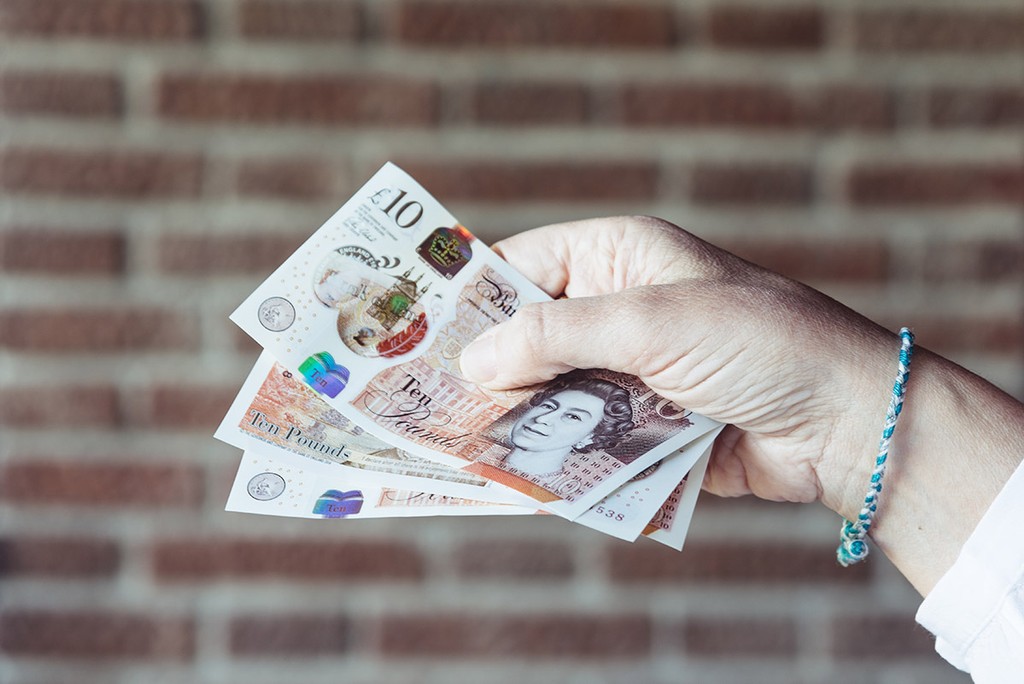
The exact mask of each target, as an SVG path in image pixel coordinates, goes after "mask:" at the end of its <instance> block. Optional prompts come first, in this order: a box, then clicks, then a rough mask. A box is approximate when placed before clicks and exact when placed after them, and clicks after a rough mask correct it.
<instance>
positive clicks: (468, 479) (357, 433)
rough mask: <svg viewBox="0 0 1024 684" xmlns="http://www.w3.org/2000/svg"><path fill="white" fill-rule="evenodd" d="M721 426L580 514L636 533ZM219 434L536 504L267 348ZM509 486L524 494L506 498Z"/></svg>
mask: <svg viewBox="0 0 1024 684" xmlns="http://www.w3.org/2000/svg"><path fill="white" fill-rule="evenodd" d="M718 432H719V429H718V428H716V429H714V430H712V431H711V432H709V433H707V434H705V435H704V436H702V437H700V438H698V439H697V440H694V441H693V442H692V443H691V444H689V445H687V446H686V447H684V448H683V449H681V450H680V451H678V452H676V453H674V454H670V455H669V456H667V457H666V458H664V459H663V460H662V461H660V462H659V463H657V464H655V465H653V466H650V467H649V468H647V469H646V470H644V471H643V472H641V473H640V474H639V475H637V476H635V477H633V478H632V479H631V480H630V481H629V482H627V483H626V484H624V485H622V486H621V487H620V488H619V489H617V490H615V491H614V492H612V493H611V494H609V495H608V496H606V497H605V498H604V499H602V500H601V501H599V502H598V503H597V504H595V505H594V506H592V507H591V508H590V509H589V510H588V511H586V512H585V513H584V514H583V515H581V516H579V517H578V518H576V522H579V523H580V524H583V525H585V526H587V527H591V528H593V529H596V530H599V531H601V532H604V533H606V534H609V535H612V536H615V537H618V538H620V539H626V540H630V541H632V540H634V539H636V537H637V536H638V535H639V534H640V533H641V531H642V530H643V529H644V527H645V526H646V525H647V524H648V522H649V521H650V520H651V519H652V518H653V517H654V515H655V513H656V512H657V511H658V509H659V507H660V506H661V505H662V503H663V502H664V501H665V499H666V498H667V497H668V496H669V494H670V493H671V492H672V490H673V489H674V488H675V487H676V486H677V484H678V483H679V482H680V480H681V479H682V478H683V476H684V475H685V474H686V472H687V471H688V470H689V469H690V468H691V467H692V466H693V464H694V463H695V462H696V460H697V459H698V458H699V457H700V455H701V454H702V453H703V451H704V449H705V448H706V446H707V445H708V444H710V443H711V442H712V441H713V440H714V438H715V436H716V435H717V434H718ZM216 436H217V437H218V438H219V439H222V440H223V441H225V442H227V443H229V444H232V445H234V446H237V447H239V448H241V449H243V450H245V449H248V450H249V451H250V452H251V453H260V454H263V455H265V456H267V457H269V458H272V459H277V460H278V461H280V462H285V463H292V464H294V465H295V467H301V466H302V460H303V459H309V460H312V461H315V462H317V463H322V464H328V465H330V466H333V467H335V468H336V469H339V471H340V472H335V473H332V476H333V477H336V478H338V477H344V472H345V471H347V470H349V469H358V470H362V471H367V472H371V473H376V474H378V475H381V476H385V477H384V478H383V480H382V481H383V482H385V483H386V484H387V485H388V486H389V487H391V488H393V489H402V490H403V491H414V492H416V493H417V495H423V496H429V497H431V498H430V499H427V500H433V497H445V496H446V497H456V498H462V499H471V500H474V501H479V500H485V501H489V502H494V503H519V504H521V505H527V506H532V505H534V504H535V502H534V501H533V500H532V499H529V498H528V497H525V496H524V495H522V494H519V493H518V492H514V491H511V490H507V489H505V488H500V487H499V488H497V489H495V487H494V486H493V485H491V484H490V483H489V481H488V480H486V479H484V478H482V477H480V476H477V475H473V474H470V473H467V472H466V471H464V470H458V469H454V468H449V467H447V466H444V465H440V464H437V463H434V462H432V461H427V460H424V459H418V458H416V457H414V456H409V455H407V454H404V452H401V451H400V450H398V449H395V448H394V447H391V446H389V445H388V444H386V443H384V442H381V441H379V440H377V439H376V438H374V437H372V436H370V435H368V434H366V433H365V432H363V431H362V430H361V429H360V428H358V427H357V426H354V425H352V424H351V422H350V421H348V420H347V419H346V418H344V417H343V416H342V415H341V414H340V413H338V412H337V411H336V410H334V409H333V408H331V407H330V406H329V405H328V404H326V403H325V402H323V401H321V399H320V398H319V396H318V395H317V393H316V392H314V391H313V390H312V389H311V388H310V387H309V386H308V385H306V384H305V383H302V382H299V381H298V380H297V379H296V378H295V377H294V376H293V375H292V374H291V373H290V372H289V371H288V370H286V369H285V368H284V367H282V366H281V365H280V364H277V363H276V362H275V360H274V359H273V357H272V356H270V354H269V353H267V352H264V353H263V354H261V355H260V357H259V359H258V360H257V362H256V364H255V365H254V366H253V369H252V371H251V372H250V373H249V376H248V378H246V381H245V383H244V384H243V385H242V389H241V390H240V391H239V393H238V396H237V397H236V398H235V401H234V402H233V404H232V406H231V408H230V409H229V410H228V413H227V415H226V416H225V418H224V420H223V421H222V423H221V425H220V427H219V428H218V430H217V433H216ZM292 455H295V456H297V457H299V458H290V457H291V456H292ZM364 479H365V478H364ZM492 491H493V494H494V495H493V496H491V494H492ZM509 493H511V494H512V495H514V497H516V499H513V500H506V498H505V497H506V495H507V494H509ZM243 500H244V499H243Z"/></svg>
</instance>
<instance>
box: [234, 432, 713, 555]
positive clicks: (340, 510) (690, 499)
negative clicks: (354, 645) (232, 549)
mask: <svg viewBox="0 0 1024 684" xmlns="http://www.w3.org/2000/svg"><path fill="white" fill-rule="evenodd" d="M701 442H702V443H705V444H706V443H707V441H706V440H701ZM258 448H264V449H266V448H269V445H267V444H262V445H261V446H260V447H258ZM710 453H711V446H710V445H708V446H706V447H705V448H704V450H703V451H702V452H701V454H700V455H699V458H698V460H697V463H696V464H695V465H694V466H693V468H692V469H691V470H690V472H689V473H688V475H687V476H686V479H684V480H683V481H682V482H680V483H678V484H677V485H676V486H675V487H674V489H673V491H672V494H671V495H670V496H669V497H668V499H666V501H665V502H664V504H663V505H662V506H661V507H660V509H659V510H658V512H657V514H656V515H655V517H654V518H652V519H651V520H650V521H649V523H648V524H647V526H646V527H645V528H644V529H643V531H642V532H643V536H644V537H645V538H648V539H651V540H653V541H656V542H659V543H661V544H665V545H666V546H670V547H672V548H674V549H676V550H682V547H683V543H684V541H685V540H686V533H687V531H688V529H689V524H690V520H691V517H692V515H693V509H694V506H695V504H696V501H697V495H698V493H699V491H700V483H701V480H702V479H703V476H704V469H705V467H706V465H707V461H708V457H709V456H710ZM389 477H391V476H389V475H388V474H386V473H373V472H372V471H360V470H347V471H342V470H338V469H337V468H334V467H332V466H331V465H329V464H324V463H319V462H316V461H310V460H308V459H305V458H303V457H302V456H299V455H298V454H295V453H292V452H289V451H284V450H278V451H277V452H275V455H273V456H269V455H265V454H260V453H258V452H256V451H254V450H246V451H245V452H244V453H243V456H242V459H241V462H240V463H239V466H238V473H237V475H236V476H235V480H234V484H233V485H232V488H231V493H230V495H229V497H228V503H227V506H226V510H228V511H232V512H239V513H256V514H260V515H273V516H278V517H287V518H311V519H359V518H391V517H425V516H462V515H464V516H480V515H535V514H539V513H542V511H540V510H538V509H536V508H535V507H531V506H519V505H515V504H498V503H493V502H488V501H476V500H473V499H466V498H461V497H454V496H445V495H442V494H434V493H430V492H421V491H416V490H408V489H400V488H395V487H391V486H388V480H389ZM576 522H582V523H583V524H588V522H589V521H586V520H582V519H577V521H576ZM588 526H590V527H594V528H595V529H598V530H600V531H607V530H606V529H602V528H601V527H599V526H597V525H589V524H588ZM614 536H618V537H621V538H626V537H624V536H623V535H621V534H615V535H614ZM630 540H631V541H632V539H630Z"/></svg>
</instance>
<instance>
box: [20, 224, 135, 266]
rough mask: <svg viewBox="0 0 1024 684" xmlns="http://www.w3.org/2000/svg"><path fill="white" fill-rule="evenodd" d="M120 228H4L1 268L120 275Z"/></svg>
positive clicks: (122, 253) (122, 243) (121, 254)
mask: <svg viewBox="0 0 1024 684" xmlns="http://www.w3.org/2000/svg"><path fill="white" fill-rule="evenodd" d="M124 255H125V240H124V236H123V235H122V234H121V233H120V232H119V231H114V230H99V231H90V232H81V231H74V232H72V231H65V230H61V229H58V228H29V227H16V228H11V229H9V230H4V231H0V270H3V271H8V272H10V273H45V274H46V275H49V276H51V277H60V276H65V275H75V276H77V275H88V274H96V275H117V274H120V273H121V272H122V271H123V270H124Z"/></svg>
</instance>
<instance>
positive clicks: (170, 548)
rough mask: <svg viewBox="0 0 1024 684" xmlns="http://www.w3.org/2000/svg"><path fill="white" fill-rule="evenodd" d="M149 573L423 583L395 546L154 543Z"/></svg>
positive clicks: (174, 577)
mask: <svg viewBox="0 0 1024 684" xmlns="http://www.w3.org/2000/svg"><path fill="white" fill-rule="evenodd" d="M153 572H154V574H155V575H156V577H157V578H158V579H159V580H161V581H164V582H209V581H215V580H220V579H224V580H238V579H265V578H269V577H279V578H291V579H297V580H304V581H324V582H333V581H336V580H341V579H346V580H359V581H363V582H377V581H380V582H390V581H409V580H419V579H422V577H423V574H424V562H423V558H422V557H421V556H420V554H419V552H418V551H417V550H416V549H415V548H413V547H411V546H409V545H408V544H400V543H397V542H394V543H392V542H376V541H343V542H339V541H326V540H320V541H315V540H294V539H289V540H284V539H270V538H261V539H258V540H252V541H247V540H236V539H209V540H198V541H196V540H173V541H163V542H158V543H157V544H156V545H155V547H154V549H153Z"/></svg>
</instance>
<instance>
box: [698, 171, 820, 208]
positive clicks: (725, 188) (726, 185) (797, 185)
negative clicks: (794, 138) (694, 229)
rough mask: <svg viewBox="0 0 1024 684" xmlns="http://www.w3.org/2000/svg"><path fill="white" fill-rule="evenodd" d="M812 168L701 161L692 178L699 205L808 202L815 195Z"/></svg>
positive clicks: (792, 203) (796, 203)
mask: <svg viewBox="0 0 1024 684" xmlns="http://www.w3.org/2000/svg"><path fill="white" fill-rule="evenodd" d="M813 181H814V174H813V171H812V170H811V168H810V167H808V166H801V165H793V164H788V165H783V164H749V163H748V164H743V165H738V164H712V163H703V164H698V165H697V166H696V167H695V168H694V169H693V175H692V176H691V181H690V198H691V199H692V200H693V201H694V202H696V203H697V204H725V205H728V206H735V205H737V204H789V205H794V204H795V205H800V204H809V203H810V202H811V200H812V199H813V194H814V187H813Z"/></svg>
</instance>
